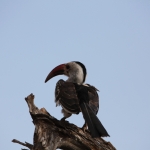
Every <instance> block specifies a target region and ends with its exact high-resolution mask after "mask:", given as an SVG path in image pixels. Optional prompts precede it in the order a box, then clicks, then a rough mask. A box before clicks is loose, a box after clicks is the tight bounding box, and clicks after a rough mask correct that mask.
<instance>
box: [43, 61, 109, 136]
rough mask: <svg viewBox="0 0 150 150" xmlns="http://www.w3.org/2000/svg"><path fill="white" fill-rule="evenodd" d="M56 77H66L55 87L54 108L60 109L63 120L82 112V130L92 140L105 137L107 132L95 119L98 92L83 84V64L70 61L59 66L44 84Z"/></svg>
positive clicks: (84, 69)
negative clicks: (87, 132)
mask: <svg viewBox="0 0 150 150" xmlns="http://www.w3.org/2000/svg"><path fill="white" fill-rule="evenodd" d="M58 75H66V76H67V77H68V79H67V80H66V81H64V80H63V79H60V80H59V81H58V82H57V83H56V87H55V103H56V106H58V105H60V106H61V107H62V113H63V115H64V117H63V118H62V119H61V120H63V121H64V120H65V119H66V118H68V117H70V116H71V115H72V114H79V113H80V112H82V114H83V118H84V120H85V123H84V125H83V127H82V129H83V130H84V132H85V130H87V127H88V130H89V131H90V134H91V136H92V137H93V138H97V137H107V136H109V134H108V132H107V131H106V129H105V128H104V126H103V125H102V123H101V122H100V120H99V119H98V117H97V113H98V110H99V96H98V93H97V92H98V90H97V88H95V87H94V86H92V85H90V84H85V83H84V82H85V80H86V75H87V70H86V67H85V65H84V64H83V63H81V62H79V61H71V62H68V63H64V64H60V65H58V66H56V67H55V68H54V69H52V70H51V71H50V73H49V74H48V75H47V77H46V79H45V83H46V82H47V81H49V80H50V79H52V78H53V77H55V76H58Z"/></svg>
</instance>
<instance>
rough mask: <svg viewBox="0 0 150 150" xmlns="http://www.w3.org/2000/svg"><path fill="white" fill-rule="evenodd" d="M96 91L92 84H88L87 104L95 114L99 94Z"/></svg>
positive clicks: (97, 107)
mask: <svg viewBox="0 0 150 150" xmlns="http://www.w3.org/2000/svg"><path fill="white" fill-rule="evenodd" d="M97 91H98V90H97V89H96V88H95V87H94V86H91V85H89V84H88V95H89V106H90V108H91V109H92V110H93V112H94V113H95V114H97V113H98V110H99V96H98V94H97Z"/></svg>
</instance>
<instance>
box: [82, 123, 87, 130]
mask: <svg viewBox="0 0 150 150" xmlns="http://www.w3.org/2000/svg"><path fill="white" fill-rule="evenodd" d="M81 129H82V130H83V132H86V131H88V129H87V124H86V123H85V124H84V125H83V127H82V128H81Z"/></svg>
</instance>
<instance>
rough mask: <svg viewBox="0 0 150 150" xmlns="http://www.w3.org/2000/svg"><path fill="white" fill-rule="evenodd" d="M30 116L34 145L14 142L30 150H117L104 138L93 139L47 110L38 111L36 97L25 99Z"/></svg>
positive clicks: (87, 133) (14, 140)
mask: <svg viewBox="0 0 150 150" xmlns="http://www.w3.org/2000/svg"><path fill="white" fill-rule="evenodd" d="M25 100H26V102H27V104H28V107H29V112H30V115H31V117H32V119H33V124H34V125H35V131H34V138H33V140H34V141H33V144H30V143H27V142H25V143H22V142H20V141H18V140H16V139H13V140H12V142H14V143H18V144H21V145H23V146H26V147H28V148H29V149H30V150H56V149H57V148H60V149H63V150H116V148H115V147H114V146H113V145H112V144H111V143H110V142H106V141H105V140H103V139H102V138H92V137H91V135H90V133H89V132H88V131H85V132H84V131H83V130H82V129H81V128H79V127H77V126H76V125H74V124H71V123H69V122H67V121H60V120H57V119H56V118H54V117H52V116H51V115H50V114H49V113H48V112H47V111H46V109H45V108H41V109H38V108H37V107H36V106H35V104H34V95H33V94H30V95H29V96H27V97H26V98H25ZM24 150H25V149H24Z"/></svg>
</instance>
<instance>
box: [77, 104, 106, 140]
mask: <svg viewBox="0 0 150 150" xmlns="http://www.w3.org/2000/svg"><path fill="white" fill-rule="evenodd" d="M80 107H81V111H82V113H83V117H84V119H85V122H86V123H87V125H88V129H89V130H90V133H91V135H92V137H105V136H109V134H108V133H107V131H106V129H105V128H104V126H103V125H102V123H101V122H100V120H99V119H98V118H97V116H96V115H95V114H94V112H93V111H92V110H91V108H90V107H89V105H88V104H87V103H84V102H82V103H80Z"/></svg>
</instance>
